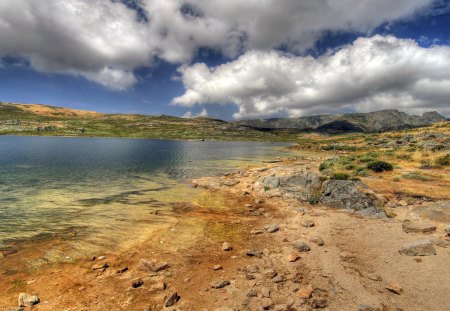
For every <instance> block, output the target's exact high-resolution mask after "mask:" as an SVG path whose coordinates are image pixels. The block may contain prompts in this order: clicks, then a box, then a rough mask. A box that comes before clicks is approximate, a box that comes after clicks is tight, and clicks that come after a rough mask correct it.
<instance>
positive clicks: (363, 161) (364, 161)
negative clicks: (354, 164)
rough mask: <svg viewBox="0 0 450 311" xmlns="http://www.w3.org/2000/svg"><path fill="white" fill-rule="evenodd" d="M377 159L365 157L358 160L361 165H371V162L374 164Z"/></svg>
mask: <svg viewBox="0 0 450 311" xmlns="http://www.w3.org/2000/svg"><path fill="white" fill-rule="evenodd" d="M376 160H377V159H376V158H374V157H370V156H364V157H361V158H359V159H358V162H359V163H369V162H374V161H376Z"/></svg>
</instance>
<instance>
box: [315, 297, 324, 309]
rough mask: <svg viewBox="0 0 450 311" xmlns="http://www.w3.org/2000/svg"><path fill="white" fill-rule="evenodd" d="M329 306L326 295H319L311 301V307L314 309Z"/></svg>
mask: <svg viewBox="0 0 450 311" xmlns="http://www.w3.org/2000/svg"><path fill="white" fill-rule="evenodd" d="M327 306H328V300H327V299H326V298H324V297H318V298H316V299H314V300H313V301H311V307H313V308H314V309H323V308H326V307H327Z"/></svg>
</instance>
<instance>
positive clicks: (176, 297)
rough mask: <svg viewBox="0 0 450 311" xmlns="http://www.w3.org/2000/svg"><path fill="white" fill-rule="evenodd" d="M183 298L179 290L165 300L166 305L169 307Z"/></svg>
mask: <svg viewBox="0 0 450 311" xmlns="http://www.w3.org/2000/svg"><path fill="white" fill-rule="evenodd" d="M180 299H181V297H180V295H178V293H177V292H173V293H171V294H170V295H169V296H167V298H166V299H165V301H164V307H166V308H168V307H171V306H173V305H174V304H176V303H177V302H178V301H179V300H180Z"/></svg>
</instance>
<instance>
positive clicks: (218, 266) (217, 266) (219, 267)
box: [213, 265, 223, 271]
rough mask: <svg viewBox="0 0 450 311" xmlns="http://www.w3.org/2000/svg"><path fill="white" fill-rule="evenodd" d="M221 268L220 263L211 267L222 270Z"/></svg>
mask: <svg viewBox="0 0 450 311" xmlns="http://www.w3.org/2000/svg"><path fill="white" fill-rule="evenodd" d="M222 269H223V267H222V266H221V265H215V266H214V267H213V270H214V271H217V270H222Z"/></svg>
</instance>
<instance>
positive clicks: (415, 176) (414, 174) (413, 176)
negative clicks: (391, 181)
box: [402, 172, 430, 181]
mask: <svg viewBox="0 0 450 311" xmlns="http://www.w3.org/2000/svg"><path fill="white" fill-rule="evenodd" d="M402 177H403V178H406V179H414V180H421V181H427V180H430V178H428V177H427V176H424V175H422V174H421V173H419V172H410V173H406V174H403V175H402Z"/></svg>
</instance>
